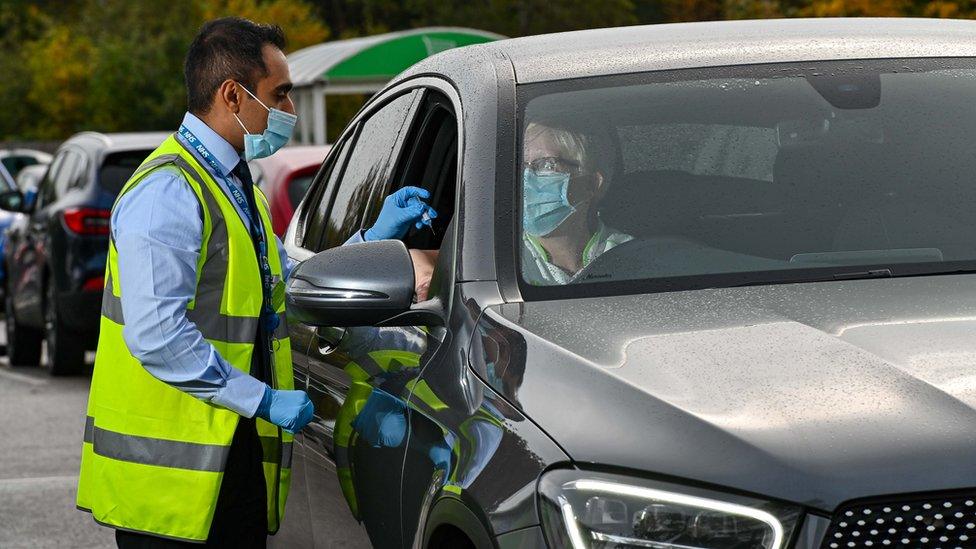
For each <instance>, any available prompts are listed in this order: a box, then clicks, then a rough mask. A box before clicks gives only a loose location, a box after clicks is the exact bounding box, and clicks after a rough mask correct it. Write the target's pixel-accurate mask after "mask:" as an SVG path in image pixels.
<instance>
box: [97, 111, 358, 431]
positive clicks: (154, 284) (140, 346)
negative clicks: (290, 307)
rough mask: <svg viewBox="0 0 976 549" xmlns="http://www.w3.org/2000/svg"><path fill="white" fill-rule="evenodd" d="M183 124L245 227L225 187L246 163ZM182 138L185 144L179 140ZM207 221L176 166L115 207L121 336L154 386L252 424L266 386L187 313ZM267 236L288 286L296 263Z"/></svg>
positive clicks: (196, 126) (204, 129)
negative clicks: (215, 343) (212, 163)
mask: <svg viewBox="0 0 976 549" xmlns="http://www.w3.org/2000/svg"><path fill="white" fill-rule="evenodd" d="M183 125H184V126H186V128H187V129H189V130H190V132H192V133H193V135H195V136H196V137H197V139H199V140H200V142H201V143H203V145H204V146H205V147H206V148H207V149H208V150H209V151H210V152H211V153H212V154H213V155H214V157H215V158H216V159H217V161H218V163H219V164H220V166H221V168H223V170H224V171H223V173H216V172H214V170H213V168H212V167H211V166H210V164H208V163H207V162H206V161H204V160H203V159H202V158H199V157H198V159H199V160H200V165H202V166H203V167H204V168H205V169H206V170H207V171H209V172H211V174H212V175H214V176H215V179H216V180H217V181H218V182H219V183H220V185H221V188H223V190H224V192H225V193H226V194H227V196H228V198H229V199H230V201H231V203H232V204H233V205H234V208H235V209H236V210H237V213H238V215H240V216H241V218H242V219H243V220H244V222H245V224H248V223H249V222H250V221H249V219H248V218H247V216H245V215H244V213H243V211H242V210H241V209H240V207H239V206H238V205H237V203H236V202H235V201H234V200H233V197H232V195H231V194H230V190H229V189H228V188H226V185H227V181H228V180H229V181H231V182H232V184H234V185H236V186H238V188H241V187H240V185H241V182H240V181H239V180H238V179H237V178H236V176H234V175H232V174H231V173H230V172H231V171H232V170H233V169H234V167H235V166H236V165H237V163H238V162H243V160H242V159H241V157H240V155H239V154H238V152H237V150H236V149H234V147H233V146H232V145H231V144H230V143H228V142H227V141H226V140H224V138H222V137H220V135H218V134H217V133H216V132H214V131H213V130H212V129H210V127H208V126H207V125H206V124H205V123H204V122H203V121H202V120H200V119H199V118H197V117H196V116H194V115H192V114H190V113H187V114H186V115H185V116H184V118H183ZM177 139H180V140H182V138H181V137H180V136H179V135H177ZM193 154H195V155H196V152H195V151H194V153H193ZM202 215H203V213H202V211H201V210H200V202H199V201H198V200H197V197H196V194H194V192H193V190H192V189H191V188H190V185H189V183H187V181H186V179H185V177H184V176H183V175H182V173H181V172H180V171H179V170H177V169H175V168H171V167H165V168H160V169H157V170H155V171H153V172H152V173H151V174H149V175H147V176H146V178H145V180H143V181H142V182H141V183H139V185H136V187H135V188H133V189H132V190H131V191H129V192H128V193H126V194H125V195H124V196H122V198H120V199H119V201H118V203H117V204H116V206H115V208H113V210H112V220H111V227H112V237H113V239H114V240H115V246H116V248H117V250H118V252H119V260H118V261H119V285H120V287H121V290H122V296H123V297H122V314H123V316H124V318H125V327H124V328H123V330H122V337H123V339H124V340H125V343H126V345H127V346H128V348H129V351H130V352H131V353H132V354H133V356H135V357H136V358H137V359H138V360H139V361H140V362H141V363H142V365H143V367H144V368H145V369H146V370H147V371H148V372H149V373H150V374H152V375H153V376H154V377H156V378H157V379H159V380H161V381H164V382H166V383H168V384H170V385H172V386H173V387H176V388H177V389H179V390H181V391H184V392H186V393H189V394H190V395H193V396H194V397H196V398H199V399H201V400H204V401H206V402H210V403H212V404H215V405H217V406H221V407H224V408H227V409H230V410H233V411H235V412H237V413H238V414H240V415H242V416H246V417H252V416H254V413H255V412H256V411H257V408H258V404H260V403H261V399H262V397H263V396H264V391H265V387H266V386H267V385H266V384H265V383H264V382H262V381H260V380H258V379H256V378H254V377H252V376H250V375H248V374H246V373H244V372H242V371H240V370H238V369H236V368H234V367H233V366H231V365H230V364H229V363H228V362H227V361H226V360H224V359H223V357H221V356H220V355H219V354H218V353H217V350H216V349H214V347H213V345H211V344H210V343H209V342H208V341H207V340H205V339H204V338H203V335H202V334H201V333H200V331H199V330H198V329H197V327H196V325H195V324H194V323H193V322H190V320H189V319H188V318H187V317H186V307H187V305H188V304H189V303H190V301H191V300H192V299H193V297H194V294H195V292H196V268H197V259H198V258H199V255H200V246H201V243H202V241H203V218H202ZM265 236H266V237H267V236H271V237H273V238H274V239H275V242H276V244H277V246H278V253H279V255H280V257H281V258H282V262H283V265H282V269H283V270H284V273H283V274H284V277H285V278H286V279H287V278H288V275H289V274H290V273H291V268H292V266H293V264H292V262H291V260H289V259H288V255H287V254H286V253H285V250H284V247H283V246H282V244H281V241H280V240H279V239H278V237H277V236H275V235H273V234H272V235H265ZM357 236H358V235H357Z"/></svg>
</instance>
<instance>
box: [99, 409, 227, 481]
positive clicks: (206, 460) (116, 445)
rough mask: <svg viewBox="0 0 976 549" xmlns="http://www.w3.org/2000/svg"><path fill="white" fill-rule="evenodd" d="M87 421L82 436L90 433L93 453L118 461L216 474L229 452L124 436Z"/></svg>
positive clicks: (192, 443)
mask: <svg viewBox="0 0 976 549" xmlns="http://www.w3.org/2000/svg"><path fill="white" fill-rule="evenodd" d="M88 421H89V424H90V425H91V429H89V428H88V427H87V426H86V429H85V433H86V436H88V432H89V431H91V437H90V438H91V442H92V446H93V448H92V449H93V450H94V452H95V454H97V455H99V456H102V457H107V458H111V459H117V460H119V461H128V462H131V463H141V464H143V465H156V466H159V467H172V468H175V469H189V470H192V471H209V472H212V473H219V472H221V471H223V470H224V464H225V463H227V455H228V454H229V453H230V446H220V445H218V444H200V443H196V442H180V441H177V440H166V439H161V438H151V437H142V436H136V435H125V434H122V433H116V432H114V431H108V430H106V429H102V428H100V427H98V426H96V425H95V424H94V419H93V418H91V417H89V418H88Z"/></svg>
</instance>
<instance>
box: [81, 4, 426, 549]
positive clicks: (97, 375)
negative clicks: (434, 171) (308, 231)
mask: <svg viewBox="0 0 976 549" xmlns="http://www.w3.org/2000/svg"><path fill="white" fill-rule="evenodd" d="M284 46H285V38H284V34H283V33H282V31H281V29H280V28H278V27H277V26H269V25H258V24H255V23H252V22H250V21H247V20H244V19H240V18H224V19H218V20H215V21H211V22H209V23H207V24H206V25H204V26H203V28H201V29H200V32H199V33H198V34H197V36H196V38H195V39H194V41H193V43H192V44H191V45H190V49H189V52H188V53H187V57H186V63H185V69H184V70H185V78H186V86H187V96H188V111H189V112H187V114H186V115H185V117H184V118H183V123H182V124H181V126H180V128H179V131H178V132H177V133H176V134H174V135H172V136H170V137H169V138H168V139H166V141H164V142H163V144H162V145H160V147H159V148H158V149H156V150H155V151H154V152H153V153H152V154H150V155H149V157H148V158H147V159H146V160H145V161H144V162H143V164H142V165H141V166H140V167H139V168H138V169H136V171H135V173H134V174H133V176H132V178H131V179H130V180H129V181H128V182H127V183H126V185H125V186H124V187H123V189H122V191H121V193H120V194H119V197H118V198H117V199H116V202H115V205H114V206H113V208H112V216H111V233H110V244H109V255H108V262H107V263H108V264H107V266H106V272H105V289H104V292H103V299H102V316H101V321H100V322H101V323H100V328H99V329H100V333H99V340H98V348H97V351H96V358H95V371H94V374H93V376H92V383H91V393H90V396H89V402H88V418H87V423H86V427H85V434H84V443H83V449H82V459H81V475H80V478H79V484H78V499H77V504H78V507H79V508H80V509H83V510H85V511H89V512H91V513H92V515H93V517H94V518H95V520H96V521H98V522H100V523H102V524H105V525H107V526H110V527H113V528H115V529H116V541H117V543H118V545H119V547H180V546H184V545H189V544H193V545H197V544H199V543H201V542H204V543H206V544H207V545H209V546H215V547H218V546H219V547H264V546H265V545H266V541H267V535H268V534H273V533H275V532H276V531H277V530H278V528H279V525H280V523H281V519H282V515H283V510H284V508H285V499H286V497H287V495H288V487H289V481H290V477H291V455H292V452H291V449H292V439H293V435H294V433H296V432H298V431H299V430H301V429H302V428H303V427H304V426H305V425H306V424H308V422H309V421H310V420H311V418H312V413H313V407H312V403H311V402H310V401H309V399H308V396H307V395H306V394H305V392H304V391H295V390H293V389H294V385H293V378H292V365H291V347H290V343H289V340H288V332H287V327H286V323H285V316H284V315H285V308H284V282H285V280H286V279H287V278H288V274H289V272H290V270H291V265H290V263H289V260H288V257H287V256H286V254H285V253H284V249H283V247H282V245H281V242H280V241H278V240H277V238H276V237H275V236H274V233H273V231H272V229H271V219H270V214H269V208H268V203H267V199H266V197H265V196H264V195H263V194H262V193H261V192H260V191H259V190H257V189H255V188H254V185H253V181H252V180H251V174H250V172H249V170H248V167H247V161H248V160H251V159H253V158H261V157H264V156H268V155H270V154H273V153H274V152H275V151H276V150H278V149H279V148H281V147H282V146H284V145H285V143H286V142H287V141H288V139H289V137H290V136H291V133H292V129H293V128H294V125H295V122H296V116H295V110H294V105H293V104H292V102H291V99H290V98H289V95H288V94H289V91H290V90H291V87H292V84H291V80H290V75H289V71H288V65H287V63H286V60H285V56H284V54H283V53H282V49H283V48H284ZM428 196H429V195H428V194H427V192H426V191H424V190H423V189H418V188H414V187H405V188H403V189H400V190H399V191H397V192H396V193H394V194H393V195H391V196H389V197H387V199H386V201H385V202H384V206H383V208H382V210H381V212H380V214H379V217H378V219H377V222H376V224H375V225H373V226H372V227H371V228H370V229H368V230H366V231H362V233H361V234H357V235H354V236H353V238H352V239H351V240H378V239H384V238H400V237H402V236H403V235H404V234H405V233H406V231H407V230H408V228H409V226H410V225H411V224H416V223H417V222H418V220H419V219H421V218H422V217H423V214H424V213H427V214H428V216H427V217H433V216H434V215H436V213H435V212H433V210H432V209H430V207H429V206H427V205H426V204H424V203H423V201H422V200H421V199H422V198H427V197H428ZM272 239H274V240H272Z"/></svg>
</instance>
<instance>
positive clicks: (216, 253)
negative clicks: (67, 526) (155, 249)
mask: <svg viewBox="0 0 976 549" xmlns="http://www.w3.org/2000/svg"><path fill="white" fill-rule="evenodd" d="M155 169H174V170H178V171H179V173H180V174H181V175H182V176H183V177H184V178H185V179H186V181H187V182H188V183H189V185H190V187H191V188H192V189H193V191H194V193H195V194H196V196H197V199H198V200H199V202H200V208H201V211H202V216H203V239H202V243H201V248H200V259H199V261H198V263H197V288H196V293H195V297H194V299H193V300H192V301H191V302H190V304H189V306H188V307H187V316H188V318H189V319H190V320H191V321H193V322H194V323H195V324H196V325H197V327H198V328H199V330H200V332H201V333H202V334H203V336H204V338H206V339H207V341H208V342H210V343H211V344H212V345H213V346H214V348H215V349H216V350H217V352H218V353H220V356H221V357H223V358H224V359H225V360H226V361H227V362H228V363H229V364H231V365H232V366H233V367H235V368H237V369H239V370H242V371H244V372H249V371H250V369H251V365H252V355H253V353H254V351H255V339H256V334H257V327H258V322H259V319H260V312H261V308H262V284H261V278H260V275H259V269H258V264H257V258H256V256H255V253H254V246H253V242H252V240H251V235H250V232H249V230H248V228H247V226H246V225H245V224H244V222H243V220H242V219H241V217H240V216H239V215H238V214H237V211H236V210H235V209H234V206H233V204H232V203H231V201H230V199H229V198H228V197H227V196H226V194H225V193H224V192H223V190H222V189H221V187H220V186H219V184H218V183H217V181H215V180H214V179H213V177H212V176H211V175H210V173H209V172H208V171H207V170H205V169H204V168H203V167H202V166H201V165H200V164H199V163H198V162H197V160H196V158H195V157H194V156H193V155H192V154H191V153H190V152H189V151H188V150H186V149H185V148H184V147H183V146H182V145H181V144H180V142H179V141H177V140H176V138H175V137H172V136H171V137H170V138H169V139H167V140H166V141H165V142H163V144H162V145H160V147H159V148H158V149H156V150H155V151H154V152H153V153H152V154H151V155H150V156H149V157H148V158H147V159H146V161H145V162H144V163H143V164H142V166H140V167H139V168H138V169H137V170H136V172H135V174H134V175H133V176H132V178H131V179H130V180H129V181H128V183H126V185H125V187H124V188H123V190H122V192H121V194H120V196H122V195H124V194H125V193H126V192H128V191H129V190H131V189H132V188H133V187H135V186H136V185H138V184H139V183H140V182H141V181H143V180H144V178H145V176H146V175H147V174H149V173H150V172H151V171H153V170H155ZM255 194H256V195H257V196H258V197H260V199H259V200H257V204H258V210H259V213H260V218H261V222H262V224H263V226H264V231H265V234H268V235H270V234H272V230H271V219H270V216H269V213H268V204H267V199H266V198H265V197H264V195H263V194H262V193H260V192H259V191H257V192H256V193H255ZM268 252H269V257H268V260H269V262H270V264H271V270H272V275H273V276H276V277H278V278H279V279H280V278H281V275H282V265H281V260H282V258H280V257H279V256H278V249H277V247H276V246H270V247H269V250H268ZM107 263H108V264H107V266H106V272H105V289H104V292H103V300H102V317H101V322H100V325H99V329H100V334H99V340H98V351H97V354H96V359H95V371H94V374H93V376H92V381H91V394H90V397H89V401H88V422H87V425H86V427H85V439H84V444H83V449H82V458H81V475H80V479H79V483H78V500H77V504H78V507H79V508H82V509H84V510H88V511H91V512H92V514H93V516H94V518H95V520H97V521H98V522H101V523H103V524H107V525H110V526H114V527H117V528H121V529H125V530H132V531H137V532H147V533H151V534H156V535H160V536H166V537H169V538H176V539H182V540H191V541H203V540H206V539H207V535H208V533H209V531H210V523H211V521H212V519H213V514H214V510H215V507H216V503H217V495H218V493H219V492H220V485H221V480H222V478H223V471H224V467H225V466H226V461H227V456H228V453H229V450H230V445H231V440H232V439H233V436H234V431H235V430H236V428H237V424H238V420H239V418H240V416H239V415H238V414H236V413H235V412H232V411H230V410H225V409H222V408H218V407H216V406H213V405H211V404H208V403H206V402H203V401H201V400H198V399H196V398H194V397H192V396H190V395H188V394H186V393H184V392H182V391H180V390H178V389H176V388H174V387H172V386H170V385H168V384H166V383H164V382H162V381H160V380H158V379H156V378H154V377H153V376H152V375H150V374H149V372H147V371H146V370H145V369H144V368H143V367H142V365H141V364H140V363H139V361H138V359H136V358H135V357H134V356H133V355H132V354H131V353H130V352H129V350H128V347H127V346H126V344H125V340H124V339H123V336H122V331H123V327H124V324H125V322H124V319H123V316H122V296H121V291H120V287H119V275H118V268H119V267H118V252H117V250H116V248H115V243H114V242H111V241H110V244H109V255H108V262H107ZM278 301H279V300H276V303H275V306H276V309H275V310H276V312H277V313H278V315H279V317H280V322H279V326H278V329H277V330H275V333H274V335H273V337H274V357H273V358H274V368H273V369H272V371H271V372H270V373H271V376H272V380H271V384H272V386H273V387H274V388H276V389H293V388H294V383H293V378H292V366H291V345H290V343H289V339H288V333H287V324H286V322H285V319H284V300H280V302H278ZM256 424H257V431H258V436H259V437H260V440H261V445H262V449H263V452H264V457H263V461H264V463H263V468H264V477H265V483H266V488H267V494H268V499H267V512H268V530H269V533H274V532H276V531H277V530H278V525H279V523H280V519H281V516H282V515H283V512H284V508H285V500H286V498H287V495H288V488H289V482H290V478H291V447H292V440H293V437H292V436H291V435H290V434H288V433H285V432H283V431H282V430H281V429H279V428H278V427H276V426H274V425H272V424H270V423H267V422H265V421H263V420H260V419H258V420H256Z"/></svg>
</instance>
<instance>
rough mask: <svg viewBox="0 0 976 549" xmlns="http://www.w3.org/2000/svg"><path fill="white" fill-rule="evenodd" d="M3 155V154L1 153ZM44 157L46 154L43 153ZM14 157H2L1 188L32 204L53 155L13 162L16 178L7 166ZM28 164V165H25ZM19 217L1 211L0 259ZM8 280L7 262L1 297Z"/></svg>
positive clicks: (0, 271)
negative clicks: (22, 195) (8, 233)
mask: <svg viewBox="0 0 976 549" xmlns="http://www.w3.org/2000/svg"><path fill="white" fill-rule="evenodd" d="M0 154H2V152H0ZM41 154H42V155H43V154H44V153H41ZM11 158H13V157H6V158H3V157H0V188H2V189H3V190H5V191H8V190H15V189H18V190H20V191H21V192H23V194H24V200H25V203H28V204H29V203H31V202H32V201H33V200H34V197H35V196H36V194H37V183H38V182H39V181H40V179H41V177H43V176H44V173H45V172H46V171H47V166H48V164H47V161H49V160H50V158H51V155H46V156H40V157H33V156H32V157H27V156H21V157H20V158H30V159H31V160H29V161H26V162H23V163H21V161H20V160H18V162H17V164H16V165H15V164H14V162H11V166H12V167H18V166H19V171H18V172H17V175H16V177H12V173H11V172H10V171H8V170H7V164H6V163H5V162H6V161H7V160H8V159H11ZM38 159H40V160H46V161H45V162H43V163H36V162H35V163H29V164H28V162H30V161H32V160H38ZM25 164H26V165H25ZM25 188H29V189H32V190H31V191H25V190H24V189H25ZM18 216H23V214H21V213H15V212H8V211H5V210H0V258H2V257H3V251H4V249H5V248H6V245H7V229H8V228H9V227H10V226H11V225H12V224H13V223H14V222H15V220H16V219H17V217H18ZM6 280H7V266H6V262H4V261H0V295H3V294H4V293H6V288H7V285H6Z"/></svg>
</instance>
